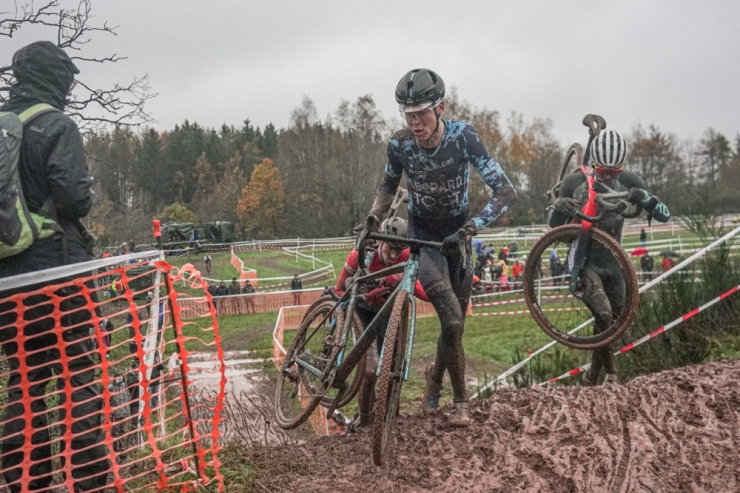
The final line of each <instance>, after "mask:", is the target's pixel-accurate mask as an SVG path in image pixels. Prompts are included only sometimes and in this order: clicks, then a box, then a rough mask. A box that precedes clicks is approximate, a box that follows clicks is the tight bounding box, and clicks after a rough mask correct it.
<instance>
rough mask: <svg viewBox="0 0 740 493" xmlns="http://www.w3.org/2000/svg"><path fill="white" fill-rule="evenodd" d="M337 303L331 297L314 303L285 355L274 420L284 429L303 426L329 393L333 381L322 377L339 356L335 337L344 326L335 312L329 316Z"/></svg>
mask: <svg viewBox="0 0 740 493" xmlns="http://www.w3.org/2000/svg"><path fill="white" fill-rule="evenodd" d="M335 304H336V302H335V301H334V300H333V299H331V298H320V299H319V300H317V301H316V302H314V304H312V305H311V306H310V307H309V308H308V310H307V311H306V313H305V315H304V316H303V319H302V320H301V326H300V327H299V328H298V331H297V332H296V335H295V337H294V338H293V342H292V343H291V344H290V347H289V348H288V349H287V350H286V352H285V360H284V361H283V364H282V365H281V367H280V372H279V374H278V378H277V384H276V388H275V418H276V420H277V423H278V426H280V427H281V428H282V429H284V430H292V429H294V428H297V427H298V426H300V425H301V424H303V423H304V422H305V421H306V419H308V417H309V416H310V415H311V413H312V412H313V411H314V409H316V406H318V405H319V403H320V402H321V399H322V398H323V397H324V396H325V395H326V393H327V391H328V390H329V385H330V384H331V382H327V381H324V379H322V375H325V374H326V373H327V368H329V367H330V366H333V365H334V362H335V361H336V358H337V355H338V354H339V351H338V349H337V346H336V345H334V338H335V337H338V335H339V334H340V333H341V326H340V324H338V323H337V317H336V312H335V313H334V314H333V315H332V316H331V317H329V318H326V315H327V314H328V313H329V312H330V311H331V310H332V308H333V307H334V305H335ZM325 318H326V319H325ZM317 373H320V374H321V375H319V374H317Z"/></svg>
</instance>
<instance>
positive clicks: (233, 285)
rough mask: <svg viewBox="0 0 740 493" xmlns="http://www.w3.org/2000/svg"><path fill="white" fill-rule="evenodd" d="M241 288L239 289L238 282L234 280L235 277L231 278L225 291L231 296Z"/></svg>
mask: <svg viewBox="0 0 740 493" xmlns="http://www.w3.org/2000/svg"><path fill="white" fill-rule="evenodd" d="M240 291H241V290H240V289H239V283H238V282H237V280H236V277H232V278H231V284H229V287H228V289H227V292H228V294H229V295H231V296H233V295H236V294H239V292H240Z"/></svg>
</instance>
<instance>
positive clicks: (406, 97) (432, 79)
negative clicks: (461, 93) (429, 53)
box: [396, 68, 445, 107]
mask: <svg viewBox="0 0 740 493" xmlns="http://www.w3.org/2000/svg"><path fill="white" fill-rule="evenodd" d="M444 97H445V83H444V81H443V80H442V77H440V76H439V75H437V74H436V73H435V72H432V71H431V70H429V69H426V68H415V69H414V70H412V71H410V72H409V73H407V74H406V75H404V76H403V77H402V78H401V80H400V81H399V82H398V85H397V86H396V102H397V103H398V104H399V105H401V106H402V107H403V106H409V107H415V106H420V105H423V104H424V103H429V105H436V104H437V103H438V102H439V101H440V100H441V99H442V98H444Z"/></svg>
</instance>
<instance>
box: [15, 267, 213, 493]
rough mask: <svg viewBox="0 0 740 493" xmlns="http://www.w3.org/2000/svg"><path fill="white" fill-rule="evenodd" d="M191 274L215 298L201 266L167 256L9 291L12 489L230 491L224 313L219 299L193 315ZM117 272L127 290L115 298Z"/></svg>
mask: <svg viewBox="0 0 740 493" xmlns="http://www.w3.org/2000/svg"><path fill="white" fill-rule="evenodd" d="M112 261H113V259H112ZM184 277H187V282H188V284H189V287H190V288H191V289H202V290H203V291H204V295H205V296H208V295H207V292H206V291H205V288H206V285H205V283H204V281H203V280H202V279H201V278H200V274H199V273H198V272H197V271H195V270H194V269H193V268H192V266H189V265H186V266H184V267H183V268H182V269H180V270H179V271H175V270H174V269H173V268H172V267H171V266H170V265H169V264H167V263H166V262H164V261H156V262H153V263H149V262H138V263H135V264H126V265H119V266H112V267H109V268H108V270H102V269H101V270H100V271H99V272H95V273H92V274H90V275H85V276H80V277H74V278H69V277H67V278H65V279H62V280H53V281H46V282H45V283H44V284H34V285H30V286H27V287H25V288H18V289H14V290H13V291H6V292H3V293H0V347H2V354H0V425H2V442H1V445H2V446H1V447H0V484H6V485H8V488H9V489H8V491H24V492H25V491H48V492H51V491H65V490H64V488H66V491H69V492H72V491H80V490H85V491H99V492H108V491H111V490H116V491H131V490H137V491H163V490H167V489H173V490H179V491H195V490H196V489H199V488H201V487H203V486H206V487H208V488H209V489H210V490H212V491H216V490H218V491H224V483H223V476H222V475H221V472H220V462H219V460H218V453H219V450H220V443H219V437H220V433H219V424H220V422H221V414H222V410H223V399H224V388H225V383H226V374H225V364H224V356H223V351H222V350H221V340H220V337H219V333H218V323H217V320H216V314H215V311H214V310H209V309H208V308H207V305H206V308H205V309H203V310H202V312H201V313H200V315H201V317H199V318H198V319H197V320H195V321H190V322H184V321H183V320H182V313H181V310H180V308H179V306H178V303H177V300H178V297H180V296H181V295H180V294H179V293H177V292H176V291H175V288H174V286H175V281H185V279H183V278H184ZM114 282H119V283H120V284H122V285H123V288H124V289H123V291H122V293H120V294H118V292H116V293H115V295H114V296H111V294H112V293H111V290H110V288H111V285H112V284H113V283H114ZM196 353H197V355H198V357H199V359H198V361H199V366H198V368H196V369H195V370H191V367H190V365H189V360H190V359H191V356H194V355H195V354H196ZM204 354H205V355H206V357H205V361H206V362H207V363H206V364H205V368H204V366H203V365H204V363H202V361H204V358H203V355H204ZM168 362H169V364H168ZM166 366H168V367H167V368H166ZM214 388H216V389H218V392H217V394H216V395H215V396H214V394H213V389H214Z"/></svg>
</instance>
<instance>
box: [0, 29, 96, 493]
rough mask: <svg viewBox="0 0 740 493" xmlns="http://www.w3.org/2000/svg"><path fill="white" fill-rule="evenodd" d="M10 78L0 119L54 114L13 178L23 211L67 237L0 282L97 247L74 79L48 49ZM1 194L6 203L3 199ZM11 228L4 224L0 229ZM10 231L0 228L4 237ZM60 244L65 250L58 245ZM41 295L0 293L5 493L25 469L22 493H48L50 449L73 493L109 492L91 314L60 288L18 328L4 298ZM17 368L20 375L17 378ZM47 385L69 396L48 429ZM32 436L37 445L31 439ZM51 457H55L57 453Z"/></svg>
mask: <svg viewBox="0 0 740 493" xmlns="http://www.w3.org/2000/svg"><path fill="white" fill-rule="evenodd" d="M12 70H13V76H14V79H15V81H14V83H13V85H12V86H11V87H10V89H9V92H8V99H7V101H6V102H5V104H4V105H3V106H2V108H0V110H1V111H6V112H12V113H15V114H20V113H22V112H24V111H26V110H28V109H30V108H32V107H34V106H36V105H37V104H40V103H46V104H48V105H50V106H51V107H53V108H54V109H50V110H46V111H44V110H42V111H43V112H37V113H36V114H35V115H34V117H33V123H32V125H29V126H27V127H26V130H25V132H24V133H23V138H22V140H21V143H20V161H19V163H18V173H19V175H20V182H21V183H20V185H21V188H22V190H23V194H24V196H25V201H26V205H27V207H28V210H29V211H30V212H32V213H34V214H39V215H40V214H42V209H43V210H44V211H49V210H52V211H54V216H55V217H54V221H53V222H54V223H56V225H57V226H58V227H59V228H60V230H61V231H63V233H60V234H57V235H52V236H45V237H43V238H39V239H38V240H36V241H34V242H33V244H31V246H29V247H28V248H27V249H26V250H24V251H22V252H20V253H16V254H15V255H12V256H8V257H5V258H3V259H2V260H0V278H6V277H11V276H17V275H20V274H25V273H30V272H35V271H40V270H43V269H48V268H52V267H61V266H64V265H67V264H76V263H80V262H85V261H88V260H91V259H92V253H93V252H92V249H93V244H94V241H95V239H94V238H93V237H92V235H91V234H90V233H89V232H88V231H87V230H86V229H85V227H84V226H83V225H82V222H81V219H82V218H83V217H85V216H87V215H88V213H89V212H90V208H91V206H92V192H91V188H92V178H91V177H90V173H89V170H88V167H87V156H86V154H85V148H84V146H83V141H82V136H81V135H80V131H79V129H78V128H77V125H76V124H75V122H74V121H73V120H72V119H71V118H70V117H69V116H67V115H65V114H64V113H63V110H64V107H65V105H66V104H67V96H68V95H69V94H70V93H71V91H72V88H73V87H74V76H75V74H78V73H79V70H77V67H76V66H75V65H74V63H73V62H72V60H71V59H70V57H69V56H68V55H67V54H66V53H65V52H64V50H62V49H61V48H59V47H57V46H56V45H54V43H51V42H49V41H38V42H35V43H32V44H30V45H28V46H25V47H23V48H21V49H20V50H18V51H17V52H16V53H15V54H14V55H13V61H12ZM27 122H29V121H28V120H27ZM5 192H7V191H4V195H3V199H6V198H7V196H8V195H7V193H5ZM11 203H13V202H12V201H11ZM47 213H48V212H47ZM47 217H48V216H47ZM9 219H10V218H8V217H6V216H5V215H3V222H5V221H9ZM7 225H8V223H4V224H3V226H4V228H3V229H4V231H5V230H6V227H7ZM62 237H63V238H64V241H60V239H61V238H62ZM68 280H69V279H64V281H68ZM59 282H60V281H55V282H52V283H51V284H55V283H59ZM48 284H50V283H47V284H46V285H48ZM43 286H44V285H39V284H36V285H33V286H27V287H25V288H21V289H20V290H16V291H10V292H8V291H5V292H2V293H0V299H2V300H3V302H4V305H5V306H4V308H3V313H2V315H0V327H4V329H3V330H2V331H0V343H2V350H3V352H4V353H5V355H6V357H7V361H8V365H9V369H6V370H5V371H7V372H8V373H6V375H8V376H7V378H8V380H7V382H4V384H5V385H4V390H5V392H6V393H5V398H4V399H3V401H4V402H3V407H4V408H5V409H4V416H3V423H4V426H3V430H2V435H3V439H2V445H1V448H2V457H1V458H0V461H1V465H0V468H2V471H3V476H4V478H5V481H6V483H7V484H8V486H7V491H10V492H11V493H17V492H20V491H21V485H20V484H19V483H18V482H19V480H20V479H21V475H22V474H23V469H22V468H21V465H22V464H23V465H25V466H27V467H28V466H30V467H29V468H28V469H26V470H25V474H27V475H28V479H30V484H29V485H28V486H29V488H28V489H29V490H31V491H33V490H47V489H48V488H49V487H50V486H51V482H52V475H51V472H52V460H51V459H50V458H51V456H52V453H53V452H52V443H53V447H54V448H55V449H56V450H59V447H61V448H62V449H65V448H66V451H67V452H68V453H69V454H70V457H69V458H68V462H67V464H66V467H67V468H69V470H70V473H71V476H72V477H67V478H66V479H67V480H68V481H71V482H72V483H74V489H75V491H90V490H100V489H101V488H102V487H103V486H105V484H106V482H107V476H108V473H107V471H108V469H109V468H110V463H109V461H108V460H107V459H106V458H105V455H106V449H105V446H104V445H102V442H103V438H104V433H103V431H102V428H101V426H102V424H103V412H102V411H103V399H102V398H101V390H102V389H101V388H100V386H99V385H98V384H96V383H95V382H94V378H95V369H96V366H97V365H98V364H99V357H97V356H96V354H97V353H96V352H95V351H94V349H93V346H92V340H91V339H90V330H91V329H95V327H94V324H92V323H91V322H90V321H91V318H92V316H93V314H92V313H91V311H90V310H89V308H88V307H87V301H86V299H85V297H84V296H81V295H80V292H81V291H82V288H81V287H80V286H66V287H63V288H59V289H57V290H56V291H55V293H54V294H55V295H57V296H59V297H61V303H60V304H59V305H56V306H55V305H52V304H51V303H49V301H50V298H49V296H48V295H46V294H38V295H34V296H33V297H32V298H29V301H30V300H32V303H28V305H29V306H26V307H25V308H24V310H25V311H24V313H23V315H22V316H23V319H24V321H25V323H24V324H23V325H21V324H18V325H17V326H16V325H14V324H15V323H16V317H17V312H15V311H14V310H12V308H13V304H14V303H15V302H13V301H11V300H10V299H9V297H10V296H12V295H14V294H17V293H18V292H19V291H31V290H37V289H39V288H41V287H43ZM89 287H90V288H93V286H92V285H90V286H89ZM93 296H94V295H93ZM52 315H54V316H52ZM20 327H22V328H20ZM19 331H22V334H23V335H24V336H25V337H26V341H25V342H24V344H23V348H22V350H23V352H24V353H26V354H27V356H25V361H21V360H20V358H19V357H18V356H17V354H18V351H19V347H18V342H20V337H19V336H20V335H21V334H20V333H19ZM61 338H64V340H65V341H66V342H67V345H66V347H64V346H63V345H61V344H60V339H61ZM61 351H64V354H63V356H64V357H65V358H66V359H67V362H68V363H67V365H68V367H67V368H66V369H65V368H63V366H62V364H61V361H60V357H61V356H62V355H61V354H60V352H61ZM21 365H23V370H22V372H23V373H25V374H21V371H20V370H21V368H22V367H21ZM52 379H56V389H57V391H58V390H60V389H63V388H65V387H66V389H67V393H71V400H72V402H66V393H65V392H60V393H58V394H57V395H58V396H59V397H58V400H57V401H56V402H55V403H54V406H56V413H57V416H56V419H55V421H56V423H55V424H54V425H52V426H50V425H49V418H50V416H49V414H48V411H47V404H49V402H48V400H47V399H45V395H46V393H47V384H48V383H49V382H50V380H52ZM29 407H30V408H29ZM31 413H33V415H34V416H33V419H32V420H30V422H29V420H28V419H27V418H26V417H25V416H24V415H26V416H27V415H28V414H31ZM66 426H70V427H71V429H69V428H66ZM52 427H53V428H56V430H55V431H60V432H61V437H59V436H56V437H53V438H52V436H51V434H50V431H51V429H50V428H52ZM32 428H33V429H34V430H35V431H34V432H33V433H31V431H30V430H31V429H32ZM67 433H68V434H72V433H74V436H73V438H72V439H71V440H70V442H71V443H66V442H65V438H64V437H65V434H67ZM30 435H33V438H32V439H27V437H29V436H30ZM52 440H53V442H52ZM56 454H57V457H58V454H59V452H56ZM46 459H48V460H46ZM57 467H58V466H57Z"/></svg>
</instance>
